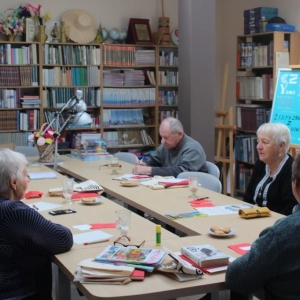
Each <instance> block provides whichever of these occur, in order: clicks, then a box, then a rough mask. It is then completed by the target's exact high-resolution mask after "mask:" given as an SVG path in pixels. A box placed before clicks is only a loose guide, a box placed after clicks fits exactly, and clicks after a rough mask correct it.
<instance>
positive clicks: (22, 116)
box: [0, 109, 39, 131]
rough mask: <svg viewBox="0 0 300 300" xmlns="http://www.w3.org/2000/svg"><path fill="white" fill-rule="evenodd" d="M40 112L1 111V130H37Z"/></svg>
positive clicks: (33, 110) (31, 110) (32, 110)
mask: <svg viewBox="0 0 300 300" xmlns="http://www.w3.org/2000/svg"><path fill="white" fill-rule="evenodd" d="M38 124H39V110H36V109H30V110H0V130H2V131H3V130H36V129H38Z"/></svg>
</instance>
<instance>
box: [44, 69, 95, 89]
mask: <svg viewBox="0 0 300 300" xmlns="http://www.w3.org/2000/svg"><path fill="white" fill-rule="evenodd" d="M43 85H44V86H72V85H73V86H86V85H92V86H99V85H100V73H99V69H98V68H97V67H54V68H51V69H49V68H43Z"/></svg>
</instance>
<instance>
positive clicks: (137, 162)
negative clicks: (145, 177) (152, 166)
mask: <svg viewBox="0 0 300 300" xmlns="http://www.w3.org/2000/svg"><path fill="white" fill-rule="evenodd" d="M135 165H136V166H146V164H145V163H144V162H143V161H142V160H137V161H136V163H135Z"/></svg>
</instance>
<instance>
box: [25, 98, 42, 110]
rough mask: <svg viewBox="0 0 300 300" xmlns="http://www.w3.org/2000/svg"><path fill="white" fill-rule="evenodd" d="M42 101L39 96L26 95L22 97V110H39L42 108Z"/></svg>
mask: <svg viewBox="0 0 300 300" xmlns="http://www.w3.org/2000/svg"><path fill="white" fill-rule="evenodd" d="M41 102H42V101H41V99H40V98H39V96H34V95H26V96H23V97H21V106H22V108H39V107H40V106H41Z"/></svg>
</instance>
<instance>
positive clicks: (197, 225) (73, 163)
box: [59, 156, 283, 240]
mask: <svg viewBox="0 0 300 300" xmlns="http://www.w3.org/2000/svg"><path fill="white" fill-rule="evenodd" d="M63 160H64V161H65V163H64V164H62V165H59V171H60V172H64V173H66V174H69V175H70V176H73V177H75V178H78V179H80V180H87V179H92V180H95V181H96V182H97V183H99V184H100V185H101V186H102V187H103V188H104V190H105V191H106V192H107V193H108V194H111V195H113V196H114V197H116V198H118V199H120V200H122V201H123V202H125V203H127V204H128V205H131V206H133V207H135V208H137V209H139V210H141V211H144V212H146V213H148V214H149V215H151V216H153V217H154V218H156V219H158V220H159V221H161V222H163V223H165V224H168V225H170V226H172V227H174V228H176V229H178V230H180V231H181V232H183V233H186V234H187V235H190V236H193V235H199V234H206V233H207V230H208V229H209V228H210V226H212V225H218V226H230V227H232V228H234V229H236V230H237V231H239V230H240V229H241V228H243V231H244V232H245V233H243V234H246V235H247V236H249V237H250V238H252V240H253V239H255V237H257V236H258V234H259V232H260V231H261V230H262V229H263V228H266V227H268V226H272V225H273V224H274V222H275V221H276V220H278V219H280V218H282V217H283V216H282V215H281V214H278V213H275V212H272V214H271V217H268V218H257V219H252V220H245V219H242V218H240V217H239V216H238V214H234V215H232V214H231V215H218V216H209V217H200V218H199V217H197V218H186V219H180V220H170V219H169V218H167V217H166V216H165V215H166V214H169V213H185V212H191V211H194V209H193V207H191V205H190V203H189V202H188V201H189V200H190V199H189V198H188V196H189V194H190V191H189V189H188V188H175V189H170V188H168V189H163V190H152V189H150V188H148V187H146V186H143V185H139V186H137V187H123V186H121V185H120V183H119V181H117V180H113V178H115V177H116V175H111V170H110V169H109V168H105V167H101V168H100V170H99V166H101V165H103V164H106V163H107V161H105V160H104V161H93V162H86V161H81V160H78V159H76V158H69V157H67V156H64V157H63ZM121 164H122V168H121V170H120V171H119V176H121V175H122V174H128V173H131V172H132V168H133V166H132V165H130V164H128V163H125V162H121ZM197 194H198V195H199V197H209V199H210V200H211V201H212V203H213V204H215V205H239V204H242V203H243V202H242V201H240V200H238V199H235V198H232V197H229V196H226V195H223V194H220V193H216V192H214V191H210V190H208V189H205V188H202V187H200V188H199V190H198V193H197Z"/></svg>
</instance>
